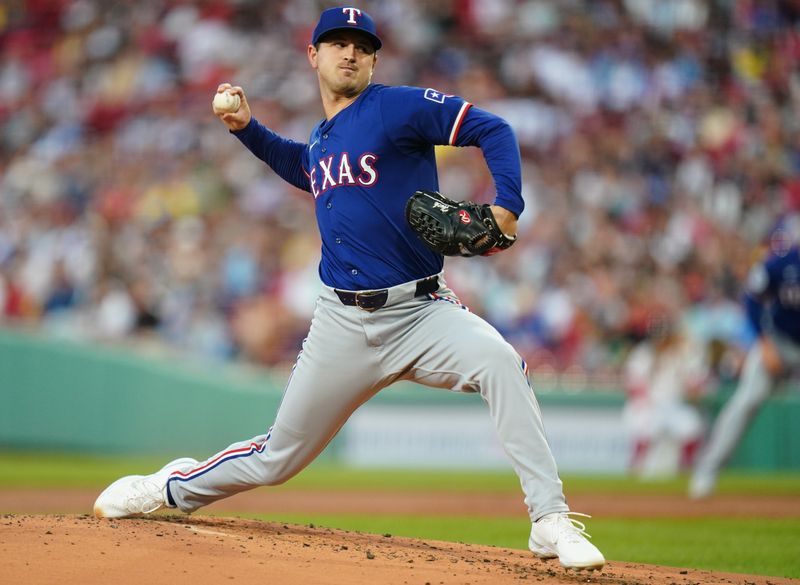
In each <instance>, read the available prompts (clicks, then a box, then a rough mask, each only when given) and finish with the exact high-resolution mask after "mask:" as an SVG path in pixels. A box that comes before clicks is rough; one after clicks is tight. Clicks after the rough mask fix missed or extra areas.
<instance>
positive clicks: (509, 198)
mask: <svg viewBox="0 0 800 585" xmlns="http://www.w3.org/2000/svg"><path fill="white" fill-rule="evenodd" d="M381 107H382V110H381V114H382V119H383V124H384V128H385V129H386V132H387V134H388V135H389V136H390V137H391V138H392V141H393V142H394V144H395V146H396V147H397V148H399V149H400V150H402V151H404V152H414V151H415V150H426V149H428V148H430V145H432V144H434V145H450V146H477V147H478V148H480V149H481V151H482V152H483V157H484V159H485V160H486V164H487V166H488V167H489V171H490V172H491V174H492V178H493V179H494V182H495V188H496V191H497V197H496V199H495V204H497V205H500V206H502V207H504V208H505V209H508V210H509V211H511V212H512V213H514V214H515V215H516V216H517V217H519V215H520V214H521V213H522V210H523V209H524V208H525V203H524V200H523V199H522V165H521V160H520V153H519V144H518V142H517V139H516V136H514V132H513V130H512V129H511V127H510V126H509V125H508V123H507V122H506V121H505V120H503V119H502V118H500V117H499V116H496V115H494V114H491V113H489V112H487V111H485V110H481V109H480V108H476V107H473V106H472V104H470V103H469V102H468V101H466V100H464V99H463V98H460V97H458V96H452V95H446V94H444V93H442V92H440V91H437V90H434V89H431V88H427V89H421V88H417V87H395V88H389V89H387V90H386V91H385V92H384V94H383V98H382V102H381Z"/></svg>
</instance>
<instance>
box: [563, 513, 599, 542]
mask: <svg viewBox="0 0 800 585" xmlns="http://www.w3.org/2000/svg"><path fill="white" fill-rule="evenodd" d="M570 516H580V517H581V518H591V516H589V514H581V513H580V512H564V513H562V514H559V515H558V518H557V520H556V522H557V523H558V524H557V525H558V534H559V538H564V539H565V540H567V541H568V542H581V541H582V540H583V539H584V538H591V535H589V533H587V532H586V525H585V524H584V523H583V522H581V521H580V520H578V519H576V518H571V517H570Z"/></svg>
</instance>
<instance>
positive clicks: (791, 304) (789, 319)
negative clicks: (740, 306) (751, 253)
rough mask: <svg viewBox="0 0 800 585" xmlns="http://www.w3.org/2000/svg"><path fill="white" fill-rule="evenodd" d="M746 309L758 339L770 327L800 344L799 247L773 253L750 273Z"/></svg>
mask: <svg viewBox="0 0 800 585" xmlns="http://www.w3.org/2000/svg"><path fill="white" fill-rule="evenodd" d="M745 307H746V309H747V315H748V317H749V319H750V322H751V323H752V325H753V327H754V328H755V329H756V331H757V332H758V334H759V335H761V334H762V333H763V332H764V329H765V327H766V328H769V327H771V328H773V329H775V330H776V331H778V332H779V333H781V334H783V335H785V336H786V337H789V338H790V339H792V340H794V341H795V342H797V343H800V253H798V248H797V246H791V247H789V248H788V249H784V250H780V251H778V253H775V252H773V253H772V254H770V255H769V256H768V257H767V258H766V259H765V260H764V261H763V262H760V263H758V264H756V265H755V266H754V267H753V268H752V269H751V271H750V275H749V276H748V279H747V287H746V294H745ZM767 330H768V329H767Z"/></svg>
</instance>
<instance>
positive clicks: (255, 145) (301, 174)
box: [231, 118, 311, 192]
mask: <svg viewBox="0 0 800 585" xmlns="http://www.w3.org/2000/svg"><path fill="white" fill-rule="evenodd" d="M231 134H233V135H234V136H236V138H238V139H239V141H240V142H241V143H242V144H244V145H245V146H246V147H247V148H248V150H250V152H252V153H253V154H254V155H256V156H257V157H258V158H260V159H261V160H263V161H264V162H265V163H267V164H268V165H269V166H270V168H271V169H272V170H273V171H275V173H276V174H277V175H278V176H279V177H281V178H282V179H283V180H284V181H286V182H287V183H289V184H291V185H294V186H295V187H297V188H298V189H302V190H303V191H308V192H311V183H310V181H309V178H308V172H307V171H306V170H305V169H306V168H307V167H308V152H307V150H308V149H307V148H306V145H305V144H303V143H301V142H295V141H294V140H290V139H288V138H284V137H283V136H280V135H279V134H277V133H276V132H273V131H272V130H270V129H269V128H267V127H265V126H263V125H262V124H261V123H259V121H258V120H256V119H255V118H250V122H249V123H248V124H247V126H245V127H244V128H242V129H241V130H235V131H231Z"/></svg>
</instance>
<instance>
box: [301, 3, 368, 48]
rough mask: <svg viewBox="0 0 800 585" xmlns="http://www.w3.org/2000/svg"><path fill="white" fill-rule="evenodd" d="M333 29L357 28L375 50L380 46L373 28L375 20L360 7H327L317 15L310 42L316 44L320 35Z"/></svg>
mask: <svg viewBox="0 0 800 585" xmlns="http://www.w3.org/2000/svg"><path fill="white" fill-rule="evenodd" d="M334 30H359V31H361V32H363V33H364V34H365V35H367V36H368V37H369V39H370V40H371V41H372V44H373V45H374V46H375V50H376V51H377V50H378V49H380V48H381V45H382V43H381V40H380V39H379V38H378V32H377V31H376V30H375V21H374V20H372V17H371V16H370V15H369V14H367V13H366V12H364V11H363V10H361V9H360V8H353V7H351V6H340V7H337V8H328V9H327V10H326V11H325V12H323V13H322V14H321V15H320V17H319V22H318V23H317V27H316V28H315V29H314V34H313V36H312V37H311V44H312V45H316V44H317V42H319V38H320V37H321V36H322V35H324V34H327V33H329V32H331V31H334Z"/></svg>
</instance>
